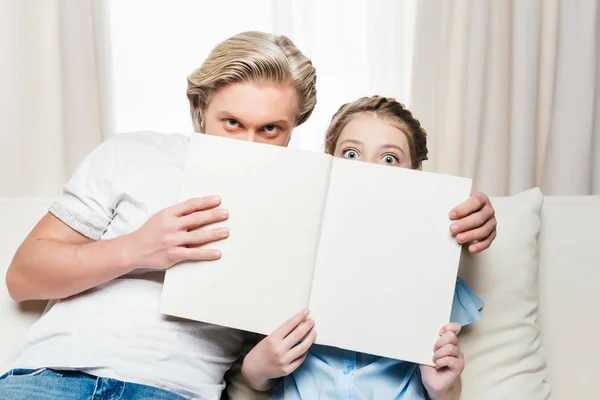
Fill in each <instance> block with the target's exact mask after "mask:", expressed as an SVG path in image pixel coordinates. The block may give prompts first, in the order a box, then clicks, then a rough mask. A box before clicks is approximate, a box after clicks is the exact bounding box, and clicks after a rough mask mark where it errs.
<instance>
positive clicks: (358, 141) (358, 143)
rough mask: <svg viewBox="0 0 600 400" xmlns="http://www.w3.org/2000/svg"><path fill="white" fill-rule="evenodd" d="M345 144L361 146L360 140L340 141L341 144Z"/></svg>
mask: <svg viewBox="0 0 600 400" xmlns="http://www.w3.org/2000/svg"><path fill="white" fill-rule="evenodd" d="M345 143H352V144H355V145H359V146H360V145H362V144H363V143H362V142H361V141H360V140H356V139H344V140H342V143H341V144H345Z"/></svg>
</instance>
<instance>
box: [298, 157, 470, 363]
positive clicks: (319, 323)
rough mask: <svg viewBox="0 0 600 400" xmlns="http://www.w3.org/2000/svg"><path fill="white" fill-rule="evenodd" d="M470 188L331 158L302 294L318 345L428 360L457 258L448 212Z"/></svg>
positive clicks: (448, 179) (444, 317) (447, 305)
mask: <svg viewBox="0 0 600 400" xmlns="http://www.w3.org/2000/svg"><path fill="white" fill-rule="evenodd" d="M470 189H471V180H470V179H466V178H459V177H454V176H447V175H441V174H433V173H428V172H422V171H414V170H408V169H402V168H392V167H387V166H382V165H374V164H367V163H362V162H357V161H350V160H344V159H334V161H333V165H332V170H331V179H330V185H329V193H328V198H327V202H326V207H325V216H324V219H323V225H322V227H321V238H320V241H319V250H318V255H317V263H316V267H315V275H314V281H313V289H312V295H311V299H310V310H311V315H312V317H313V318H314V320H315V323H316V327H315V329H316V331H317V342H318V343H321V344H326V345H332V346H336V347H341V348H344V349H348V350H354V351H360V352H364V353H369V354H375V355H379V356H384V357H390V358H396V359H401V360H406V361H411V362H417V363H421V364H429V365H432V356H433V346H434V344H435V342H436V340H437V338H438V332H439V330H440V328H441V327H442V326H443V325H444V324H446V323H448V322H449V318H450V311H451V306H452V299H453V294H454V287H455V283H456V275H457V271H458V263H459V259H460V246H459V245H458V244H457V243H456V241H455V240H454V238H453V237H452V235H451V233H450V231H449V227H450V222H451V221H450V220H449V216H448V215H449V212H450V210H451V209H452V208H453V207H454V206H456V205H458V204H459V203H461V202H462V201H464V200H466V199H467V198H468V196H469V192H470Z"/></svg>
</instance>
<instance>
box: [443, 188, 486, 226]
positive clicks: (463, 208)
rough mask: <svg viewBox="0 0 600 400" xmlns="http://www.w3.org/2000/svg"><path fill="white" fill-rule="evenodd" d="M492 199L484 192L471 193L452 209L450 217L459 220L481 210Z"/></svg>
mask: <svg viewBox="0 0 600 400" xmlns="http://www.w3.org/2000/svg"><path fill="white" fill-rule="evenodd" d="M489 202H490V199H489V198H488V197H487V195H485V194H484V193H471V196H469V198H468V199H467V200H465V201H463V202H462V203H460V204H459V205H458V206H456V207H454V209H452V211H450V219H452V220H457V219H461V218H464V217H466V216H467V215H470V214H472V213H474V212H475V211H478V210H480V209H481V208H483V206H485V205H486V204H489Z"/></svg>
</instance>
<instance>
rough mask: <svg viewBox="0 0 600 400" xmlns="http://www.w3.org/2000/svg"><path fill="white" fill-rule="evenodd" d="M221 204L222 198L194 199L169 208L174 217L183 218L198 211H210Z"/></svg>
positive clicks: (206, 197)
mask: <svg viewBox="0 0 600 400" xmlns="http://www.w3.org/2000/svg"><path fill="white" fill-rule="evenodd" d="M220 204H221V197H220V196H205V197H193V198H191V199H189V200H186V201H183V202H181V203H179V204H175V205H174V206H172V207H170V208H169V211H170V213H171V214H172V215H175V216H176V217H181V216H184V215H188V214H191V213H193V212H196V211H202V210H208V209H210V208H214V207H217V206H219V205H220Z"/></svg>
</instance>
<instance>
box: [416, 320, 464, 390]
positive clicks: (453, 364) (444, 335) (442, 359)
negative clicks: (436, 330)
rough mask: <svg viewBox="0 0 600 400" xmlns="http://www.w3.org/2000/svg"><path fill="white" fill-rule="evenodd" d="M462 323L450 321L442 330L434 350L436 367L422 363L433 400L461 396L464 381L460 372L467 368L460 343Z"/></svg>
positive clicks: (426, 385) (423, 373)
mask: <svg viewBox="0 0 600 400" xmlns="http://www.w3.org/2000/svg"><path fill="white" fill-rule="evenodd" d="M460 328H461V327H460V325H459V324H456V323H450V324H448V325H446V326H444V327H443V328H442V329H441V331H440V334H441V336H440V338H439V339H438V341H437V342H436V344H435V346H434V348H433V350H434V355H433V362H434V363H435V367H430V366H429V365H420V366H419V368H420V370H421V378H422V379H423V386H425V389H426V390H427V393H428V394H429V397H430V398H431V399H432V400H454V399H459V398H460V393H461V391H462V383H461V380H460V374H462V372H463V369H464V368H465V363H464V360H463V353H462V351H461V349H460V347H459V345H458V334H459V332H460Z"/></svg>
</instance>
